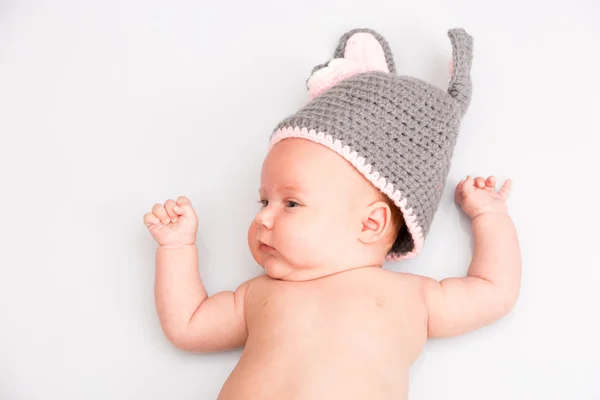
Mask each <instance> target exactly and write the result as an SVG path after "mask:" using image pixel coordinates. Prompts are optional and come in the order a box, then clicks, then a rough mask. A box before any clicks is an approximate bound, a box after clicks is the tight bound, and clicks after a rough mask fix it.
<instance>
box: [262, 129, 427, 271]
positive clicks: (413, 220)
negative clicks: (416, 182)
mask: <svg viewBox="0 0 600 400" xmlns="http://www.w3.org/2000/svg"><path fill="white" fill-rule="evenodd" d="M288 138H302V139H307V140H310V141H313V142H315V143H319V144H322V145H324V146H326V147H328V148H330V149H331V150H333V151H335V152H336V153H338V154H339V155H341V156H342V157H344V158H345V159H346V160H348V161H349V162H350V163H351V164H352V165H353V166H354V167H355V168H356V169H357V170H358V171H359V172H361V173H362V174H363V175H364V176H365V178H367V179H368V180H369V181H370V182H371V183H372V184H373V185H375V187H376V188H378V189H379V190H381V191H382V192H383V193H385V194H387V195H388V197H389V198H390V199H392V201H393V202H394V204H396V206H397V207H398V208H400V211H402V215H403V216H404V221H405V222H406V226H407V228H408V231H409V232H410V234H411V236H412V238H413V241H414V242H415V246H414V248H413V250H412V251H410V252H408V253H406V254H403V255H398V254H389V255H388V256H387V259H388V260H390V261H399V260H409V259H411V258H414V257H415V256H416V255H417V253H419V252H420V251H421V249H422V248H423V242H424V237H423V229H422V228H421V226H420V225H419V223H418V222H417V216H416V215H415V214H414V213H413V209H412V208H407V202H408V200H407V199H406V197H403V195H402V194H401V193H400V191H399V190H394V185H393V184H392V183H391V182H388V179H386V177H384V176H381V174H380V173H379V172H378V171H371V169H372V168H371V164H366V165H365V159H364V157H360V156H359V155H358V153H357V152H356V151H352V149H350V147H348V146H344V144H343V143H342V142H341V141H340V140H335V141H334V140H333V138H332V136H331V135H327V134H325V133H323V132H319V133H317V132H316V131H315V130H314V129H311V130H310V131H308V130H307V129H306V128H302V129H301V128H300V127H295V128H292V127H287V128H282V129H279V130H277V131H276V132H275V134H274V135H273V137H272V138H271V141H270V143H269V150H270V149H271V148H272V147H273V146H275V145H276V144H277V143H279V142H280V141H282V140H284V139H288ZM386 183H387V185H386Z"/></svg>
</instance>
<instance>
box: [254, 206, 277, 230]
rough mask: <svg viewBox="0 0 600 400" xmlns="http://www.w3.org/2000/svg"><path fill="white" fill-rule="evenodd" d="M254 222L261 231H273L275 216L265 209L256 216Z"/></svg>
mask: <svg viewBox="0 0 600 400" xmlns="http://www.w3.org/2000/svg"><path fill="white" fill-rule="evenodd" d="M254 222H255V223H256V225H257V226H258V228H259V229H261V228H266V229H271V228H272V227H273V215H272V213H271V212H270V211H268V210H267V208H266V207H265V208H263V209H262V210H261V211H260V212H259V213H258V214H256V218H255V219H254Z"/></svg>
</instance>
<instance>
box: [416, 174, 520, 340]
mask: <svg viewBox="0 0 600 400" xmlns="http://www.w3.org/2000/svg"><path fill="white" fill-rule="evenodd" d="M509 191H510V181H507V183H506V184H505V185H504V187H503V188H502V189H501V190H500V192H498V193H496V191H495V178H493V177H490V178H488V180H487V181H486V182H484V181H483V178H477V179H476V180H473V179H472V178H471V177H468V178H467V180H466V181H461V183H459V185H458V186H457V190H456V200H457V202H458V203H459V204H460V205H461V206H462V208H463V210H464V211H465V213H466V214H467V215H469V216H470V217H471V218H472V229H473V236H474V252H473V257H472V260H471V264H470V266H469V270H468V273H467V276H466V277H463V278H448V279H444V280H442V281H441V282H438V281H435V280H433V279H430V278H426V277H423V279H422V289H423V295H424V298H425V302H426V304H427V308H428V312H429V316H428V325H427V326H428V336H429V337H444V336H455V335H459V334H462V333H465V332H468V331H471V330H474V329H478V328H480V327H482V326H485V325H488V324H490V323H492V322H494V321H496V320H498V319H500V318H502V317H503V316H505V315H506V314H507V313H508V312H509V311H510V310H511V309H512V307H513V305H514V304H515V302H516V300H517V297H518V296H519V291H520V285H521V255H520V249H519V242H518V238H517V232H516V229H515V226H514V224H513V221H512V219H511V218H510V217H509V215H508V212H507V209H506V205H505V200H506V197H507V196H508V193H509Z"/></svg>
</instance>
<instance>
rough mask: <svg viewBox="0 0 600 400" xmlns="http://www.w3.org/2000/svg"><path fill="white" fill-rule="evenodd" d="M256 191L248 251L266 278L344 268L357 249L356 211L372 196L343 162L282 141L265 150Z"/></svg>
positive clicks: (313, 147) (300, 142) (308, 145)
mask: <svg viewBox="0 0 600 400" xmlns="http://www.w3.org/2000/svg"><path fill="white" fill-rule="evenodd" d="M259 192H260V200H261V201H262V205H261V207H262V208H261V210H260V211H259V212H258V214H257V215H256V217H255V219H254V221H253V222H252V224H251V225H250V229H249V231H248V244H249V246H250V250H251V252H252V255H253V256H254V259H255V260H256V261H257V262H258V263H259V264H260V265H261V266H262V267H263V268H265V270H266V272H267V274H268V275H269V276H271V277H272V278H276V279H283V280H291V281H301V280H308V279H315V278H318V277H321V276H325V275H329V274H331V273H335V272H339V271H342V270H345V269H348V265H347V264H348V263H347V259H348V258H349V257H352V252H353V249H355V248H356V247H357V246H358V245H359V241H358V239H357V234H358V232H359V231H360V230H361V219H360V215H359V211H360V210H361V207H364V204H366V203H367V202H368V201H369V200H371V199H372V198H373V197H374V196H377V192H376V189H375V188H374V187H372V186H371V185H370V184H369V183H368V182H367V181H366V179H364V177H363V176H362V175H361V174H360V173H359V172H358V171H356V170H355V169H354V167H352V166H351V165H350V164H349V163H348V162H347V161H346V160H344V159H343V158H342V157H340V156H339V155H337V154H335V153H334V152H333V151H332V150H329V149H327V148H326V147H324V146H322V145H319V144H316V143H313V142H311V141H309V140H305V139H285V140H283V141H282V142H280V143H278V144H277V145H275V146H274V147H273V148H272V149H271V151H270V152H269V154H268V155H267V157H266V158H265V160H264V163H263V167H262V171H261V187H260V190H259Z"/></svg>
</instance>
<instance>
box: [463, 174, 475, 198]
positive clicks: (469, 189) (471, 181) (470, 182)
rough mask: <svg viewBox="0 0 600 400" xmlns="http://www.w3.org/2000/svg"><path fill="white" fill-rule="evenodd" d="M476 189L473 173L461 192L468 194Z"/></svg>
mask: <svg viewBox="0 0 600 400" xmlns="http://www.w3.org/2000/svg"><path fill="white" fill-rule="evenodd" d="M474 191H475V179H473V178H472V177H471V175H469V176H467V179H466V180H465V182H464V183H463V185H462V188H461V192H462V195H463V196H467V195H468V194H470V193H473V192H474Z"/></svg>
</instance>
